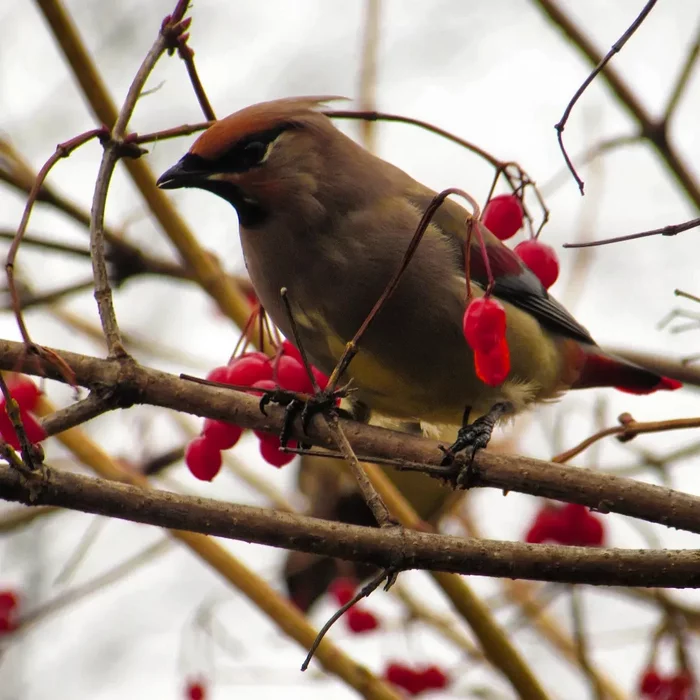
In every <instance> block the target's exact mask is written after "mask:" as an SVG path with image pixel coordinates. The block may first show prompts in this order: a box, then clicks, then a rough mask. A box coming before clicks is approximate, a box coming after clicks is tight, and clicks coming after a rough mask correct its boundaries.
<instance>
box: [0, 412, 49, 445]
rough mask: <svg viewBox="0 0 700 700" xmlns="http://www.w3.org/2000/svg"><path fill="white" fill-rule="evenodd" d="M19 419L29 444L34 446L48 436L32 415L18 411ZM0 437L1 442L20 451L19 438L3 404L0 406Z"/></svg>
mask: <svg viewBox="0 0 700 700" xmlns="http://www.w3.org/2000/svg"><path fill="white" fill-rule="evenodd" d="M20 418H21V419H22V425H23V426H24V432H25V433H26V435H27V439H28V440H29V442H31V443H32V444H36V443H38V442H41V441H42V440H46V438H47V437H48V435H47V434H46V431H45V430H44V428H42V426H41V423H39V421H38V420H37V419H36V417H35V416H34V414H33V413H29V412H27V411H21V410H20ZM0 436H2V438H3V440H5V442H7V444H8V445H10V446H11V447H14V448H15V449H16V450H19V449H21V445H20V444H19V438H18V437H17V433H16V432H15V428H14V426H13V425H12V421H11V420H10V417H9V416H8V415H7V411H6V410H5V406H4V404H0Z"/></svg>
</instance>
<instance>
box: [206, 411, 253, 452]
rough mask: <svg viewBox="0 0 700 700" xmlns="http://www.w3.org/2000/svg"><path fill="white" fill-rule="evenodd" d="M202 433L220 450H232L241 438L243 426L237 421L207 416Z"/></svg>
mask: <svg viewBox="0 0 700 700" xmlns="http://www.w3.org/2000/svg"><path fill="white" fill-rule="evenodd" d="M202 435H203V436H204V437H205V438H206V439H207V442H210V443H211V444H212V445H215V446H216V447H217V448H218V449H219V450H230V449H231V448H232V447H233V446H234V445H235V444H236V443H237V442H238V441H239V440H240V439H241V435H243V428H241V426H240V425H236V424H235V423H227V422H226V421H222V420H213V419H212V418H205V419H204V427H203V428H202Z"/></svg>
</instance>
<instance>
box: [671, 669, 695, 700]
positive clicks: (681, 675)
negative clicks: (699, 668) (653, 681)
mask: <svg viewBox="0 0 700 700" xmlns="http://www.w3.org/2000/svg"><path fill="white" fill-rule="evenodd" d="M666 682H667V684H668V689H669V691H670V692H669V698H670V700H690V697H691V695H690V691H691V690H692V689H693V677H692V676H691V675H690V673H688V671H679V672H678V673H677V674H676V675H675V676H672V677H671V678H668V679H667V680H666Z"/></svg>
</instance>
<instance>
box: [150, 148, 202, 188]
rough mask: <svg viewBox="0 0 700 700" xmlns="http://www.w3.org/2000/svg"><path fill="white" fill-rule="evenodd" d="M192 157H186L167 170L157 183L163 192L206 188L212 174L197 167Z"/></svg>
mask: <svg viewBox="0 0 700 700" xmlns="http://www.w3.org/2000/svg"><path fill="white" fill-rule="evenodd" d="M192 160H193V158H192V156H189V155H186V156H185V157H184V158H181V159H180V160H179V162H177V163H176V164H175V165H173V167H172V168H169V169H168V170H166V171H165V172H164V173H163V174H162V175H161V176H160V177H159V178H158V181H157V182H156V185H158V187H160V189H162V190H177V189H179V188H180V187H204V185H205V183H206V181H207V179H208V177H209V176H210V175H211V172H208V171H206V170H204V169H203V168H202V167H196V165H195V164H194V163H192V162H191V161H192Z"/></svg>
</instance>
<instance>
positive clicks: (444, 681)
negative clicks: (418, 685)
mask: <svg viewBox="0 0 700 700" xmlns="http://www.w3.org/2000/svg"><path fill="white" fill-rule="evenodd" d="M421 676H422V677H423V684H424V685H425V687H426V688H427V689H430V690H441V689H442V688H446V687H447V686H448V685H449V682H450V679H449V678H448V677H447V674H446V673H445V672H444V671H443V670H442V669H441V668H440V667H439V666H435V665H433V666H426V667H425V668H424V669H423V671H421Z"/></svg>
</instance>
